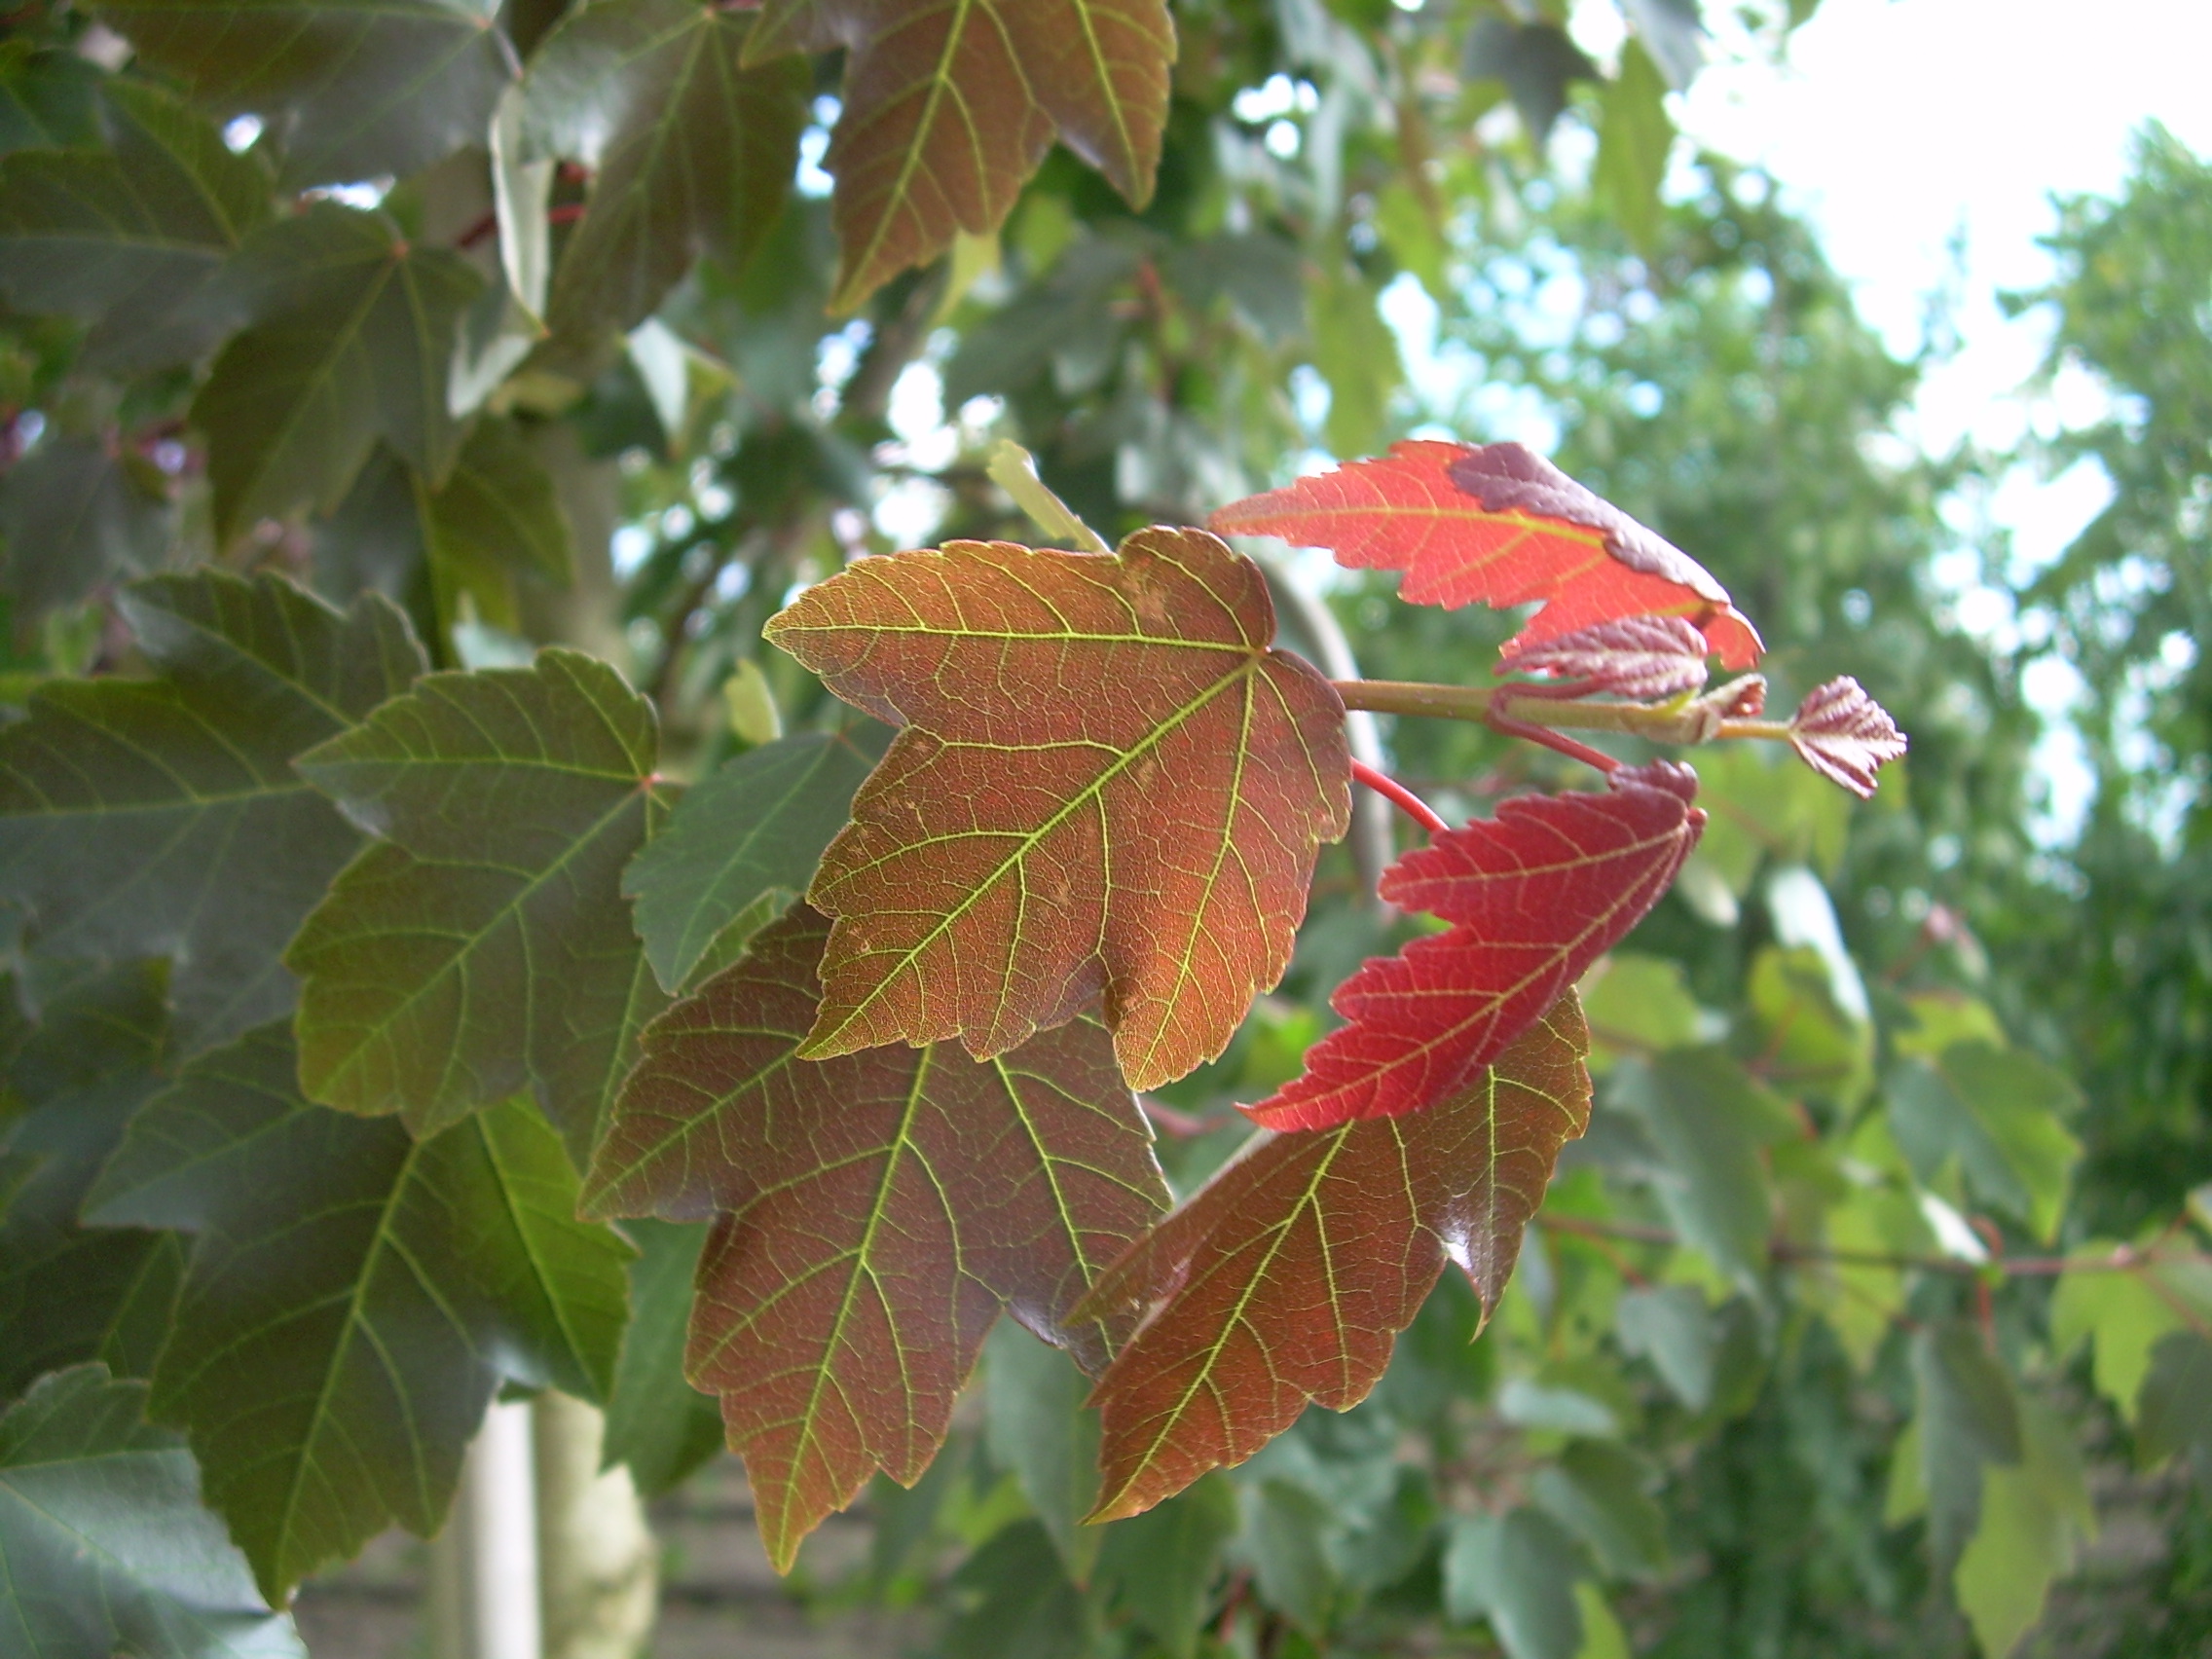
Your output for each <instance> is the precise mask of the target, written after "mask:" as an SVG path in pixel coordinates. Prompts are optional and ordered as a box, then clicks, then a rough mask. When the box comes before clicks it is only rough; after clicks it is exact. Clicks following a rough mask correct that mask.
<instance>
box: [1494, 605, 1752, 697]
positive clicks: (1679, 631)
mask: <svg viewBox="0 0 2212 1659" xmlns="http://www.w3.org/2000/svg"><path fill="white" fill-rule="evenodd" d="M1710 648H1711V647H1709V646H1708V645H1706V643H1705V636H1704V635H1703V634H1701V633H1699V632H1698V631H1697V630H1696V629H1695V628H1694V627H1692V626H1691V625H1690V624H1689V623H1687V622H1685V621H1684V620H1682V618H1681V617H1679V616H1624V617H1622V618H1621V619H1620V620H1619V621H1617V622H1599V623H1594V624H1593V625H1592V626H1590V627H1588V628H1577V629H1576V630H1575V631H1574V632H1573V633H1571V634H1562V635H1560V636H1559V638H1557V639H1555V640H1546V641H1545V642H1544V643H1543V644H1541V645H1525V646H1523V647H1522V648H1521V649H1520V650H1518V651H1515V652H1514V653H1513V657H1512V660H1511V662H1510V663H1509V664H1508V666H1509V667H1510V668H1511V669H1512V670H1513V672H1514V673H1516V674H1541V675H1545V676H1547V677H1548V678H1549V679H1551V680H1552V681H1554V682H1565V681H1571V682H1576V683H1575V684H1574V685H1573V686H1572V687H1571V688H1568V687H1563V688H1562V692H1555V693H1552V694H1553V695H1560V694H1562V693H1563V692H1565V691H1567V690H1568V689H1571V692H1572V694H1573V695H1575V696H1580V697H1586V696H1590V695H1592V694H1594V693H1597V692H1601V691H1610V692H1611V693H1613V694H1614V695H1615V696H1617V697H1638V698H1653V699H1656V698H1661V697H1677V696H1679V695H1681V693H1683V692H1684V691H1695V690H1696V689H1697V688H1698V687H1699V686H1700V685H1703V684H1704V683H1705V678H1706V671H1705V656H1706V652H1707V650H1708V649H1710Z"/></svg>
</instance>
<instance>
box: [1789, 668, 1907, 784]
mask: <svg viewBox="0 0 2212 1659" xmlns="http://www.w3.org/2000/svg"><path fill="white" fill-rule="evenodd" d="M1789 745H1790V747H1791V748H1792V749H1794V750H1796V751H1797V754H1798V756H1799V757H1800V758H1801V759H1803V760H1804V762H1805V764H1806V765H1808V766H1810V767H1812V768H1813V770H1814V771H1816V772H1818V773H1820V774H1821V776H1822V777H1824V778H1826V779H1828V780H1830V781H1831V782H1833V783H1838V784H1841V785H1842V786H1843V787H1844V788H1845V789H1847V790H1849V791H1850V792H1851V793H1853V794H1855V795H1857V796H1859V798H1860V799H1862V800H1871V799H1872V798H1873V796H1874V774H1875V773H1876V772H1877V771H1879V770H1880V769H1881V768H1882V766H1883V765H1885V764H1886V763H1888V762H1889V761H1892V760H1897V759H1901V758H1902V757H1903V756H1904V752H1905V749H1906V744H1905V738H1904V733H1902V732H1901V731H1899V730H1898V724H1897V721H1895V720H1893V719H1890V715H1889V711H1888V710H1887V709H1885V708H1883V707H1882V705H1881V704H1879V703H1877V702H1875V701H1874V699H1873V698H1872V697H1870V696H1868V695H1867V694H1866V688H1865V687H1864V686H1862V685H1861V684H1860V683H1859V682H1858V681H1856V680H1853V679H1851V678H1850V677H1849V676H1848V675H1846V676H1845V677H1843V678H1841V679H1838V680H1831V681H1829V682H1827V683H1826V684H1825V685H1816V686H1815V687H1814V688H1813V689H1812V690H1810V691H1808V692H1806V693H1805V700H1804V701H1803V702H1802V703H1800V704H1798V706H1797V712H1796V714H1794V715H1792V716H1791V717H1790V719H1789Z"/></svg>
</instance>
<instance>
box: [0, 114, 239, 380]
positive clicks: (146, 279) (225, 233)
mask: <svg viewBox="0 0 2212 1659" xmlns="http://www.w3.org/2000/svg"><path fill="white" fill-rule="evenodd" d="M106 101H107V105H108V109H109V112H110V122H109V125H110V127H111V128H112V129H113V130H112V136H111V140H110V144H109V146H108V147H107V148H105V149H99V150H94V149H75V150H32V151H27V152H24V153H21V154H18V155H15V156H11V157H9V158H8V159H7V161H6V162H4V163H0V293H4V294H5V295H6V296H7V298H8V300H9V302H10V303H11V304H12V305H14V306H16V307H17V308H18V310H22V311H27V312H48V313H53V312H58V313H65V314H67V315H70V316H74V317H81V318H83V319H85V320H86V321H89V322H92V323H93V324H95V326H94V327H93V329H92V334H91V335H90V337H89V338H88V339H87V340H86V342H85V348H84V356H83V361H84V362H85V364H86V366H87V367H90V368H95V369H106V370H109V371H112V372H117V373H135V372H138V371H142V370H146V369H156V368H162V367H166V365H168V364H171V363H180V362H189V361H191V360H193V359H194V358H197V357H198V356H200V355H201V354H202V353H203V351H205V350H207V349H208V348H209V347H211V346H213V345H214V343H215V342H216V341H217V340H219V339H220V338H221V337H222V336H223V335H224V334H225V333H227V332H228V331H229V330H230V329H231V328H232V327H235V326H236V325H237V324H238V323H239V322H240V320H242V318H241V317H240V314H239V310H238V300H237V296H235V295H227V294H226V293H224V292H223V290H222V287H221V285H220V284H219V283H217V281H216V280H215V278H216V276H217V274H218V273H219V272H220V271H221V270H222V267H223V264H224V262H225V261H226V260H227V259H228V258H229V257H230V256H231V254H232V253H233V252H235V251H236V250H237V248H238V246H239V243H240V240H241V239H242V238H243V237H244V236H245V235H246V233H247V232H249V231H251V230H252V229H253V228H254V227H255V226H256V225H259V224H260V223H262V221H264V220H266V219H267V218H268V217H269V202H270V178H269V174H268V172H267V170H266V169H265V168H264V167H263V166H262V165H261V162H260V160H259V158H257V157H255V156H252V155H245V156H235V155H233V154H232V153H231V152H230V150H229V148H228V147H227V146H226V145H225V144H224V143H223V136H222V134H221V133H220V132H219V131H217V130H216V129H215V127H214V124H213V123H211V122H210V121H208V120H207V118H206V117H205V116H203V115H202V114H200V113H199V112H198V111H197V110H195V109H193V108H192V107H191V106H190V105H189V104H186V103H184V102H183V101H181V100H180V99H178V98H175V97H173V96H171V95H170V94H169V93H167V92H163V91H161V90H160V89H159V88H157V87H151V86H146V85H143V84H140V83H135V82H121V81H119V82H116V83H114V84H112V85H111V86H109V87H108V88H107V90H106Z"/></svg>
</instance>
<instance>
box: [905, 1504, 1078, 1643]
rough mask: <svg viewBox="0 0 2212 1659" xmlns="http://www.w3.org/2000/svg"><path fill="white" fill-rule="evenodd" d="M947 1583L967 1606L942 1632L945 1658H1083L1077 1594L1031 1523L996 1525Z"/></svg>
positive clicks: (1046, 1538)
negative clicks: (987, 1539)
mask: <svg viewBox="0 0 2212 1659" xmlns="http://www.w3.org/2000/svg"><path fill="white" fill-rule="evenodd" d="M951 1588H952V1593H953V1595H954V1596H955V1597H956V1598H958V1599H959V1600H960V1601H961V1602H964V1603H965V1604H966V1605H965V1606H964V1607H963V1608H962V1610H961V1611H960V1612H959V1613H958V1614H957V1615H956V1616H955V1617H954V1618H953V1620H952V1623H951V1625H950V1627H949V1628H948V1629H947V1630H946V1631H945V1633H944V1642H943V1645H942V1647H941V1648H940V1652H941V1653H942V1654H943V1655H944V1659H1083V1656H1084V1655H1085V1654H1086V1653H1088V1652H1089V1650H1090V1642H1089V1630H1088V1618H1087V1616H1086V1609H1085V1606H1084V1600H1083V1596H1082V1593H1081V1592H1080V1591H1078V1590H1077V1589H1076V1587H1075V1586H1074V1585H1073V1584H1071V1583H1070V1582H1069V1581H1068V1576H1067V1574H1066V1573H1065V1572H1064V1571H1062V1570H1061V1568H1060V1561H1059V1556H1058V1553H1057V1552H1056V1551H1055V1550H1054V1549H1053V1547H1052V1540H1051V1538H1050V1537H1049V1536H1047V1535H1046V1531H1045V1529H1044V1527H1043V1526H1041V1525H1040V1524H1039V1523H1037V1522H1035V1521H1017V1522H1015V1523H1014V1525H1013V1526H1011V1527H1005V1528H1002V1529H1000V1530H999V1531H998V1532H996V1533H995V1534H993V1536H992V1537H991V1539H990V1541H989V1542H988V1543H986V1544H984V1545H983V1547H982V1548H981V1549H979V1550H977V1552H976V1553H975V1554H974V1555H972V1556H970V1557H969V1558H968V1560H967V1561H966V1562H964V1563H962V1564H961V1567H960V1570H959V1571H957V1572H955V1573H954V1574H953V1575H952V1586H951Z"/></svg>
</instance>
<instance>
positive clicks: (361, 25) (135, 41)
mask: <svg viewBox="0 0 2212 1659" xmlns="http://www.w3.org/2000/svg"><path fill="white" fill-rule="evenodd" d="M99 12H100V15H101V16H102V17H103V18H107V20H108V21H110V22H111V23H113V24H114V25H115V27H116V28H118V29H120V30H121V31H122V32H123V33H125V34H127V35H129V37H130V43H131V44H132V45H133V46H135V47H136V48H137V49H138V52H139V55H140V56H141V57H142V58H143V59H144V60H145V61H146V62H147V63H149V64H150V65H152V66H154V67H156V68H159V69H162V70H166V72H167V73H169V74H172V75H174V76H176V77H177V78H178V79H180V80H181V81H183V82H184V83H185V85H186V86H187V87H189V88H190V89H191V90H192V92H193V94H194V95H195V96H196V97H198V98H199V99H201V101H203V102H204V103H206V104H208V105H210V106H211V107H213V108H215V109H218V110H220V111H222V112H223V113H225V114H236V113H238V112H240V111H251V112H252V113H254V114H256V115H259V116H261V117H262V118H263V119H264V120H266V121H268V122H270V123H271V124H272V125H273V126H274V127H275V128H276V133H277V135H278V139H279V142H280V143H281V145H282V154H283V158H284V165H283V183H284V184H285V185H286V187H287V188H290V189H295V190H296V189H298V188H300V187H301V186H303V185H310V184H343V183H349V182H351V181H352V180H355V179H368V178H375V177H377V176H378V175H379V174H384V175H387V176H393V177H400V178H404V177H406V176H407V175H408V174H409V173H412V172H415V171H417V170H419V169H420V168H423V167H425V166H429V165H430V164H431V163H432V162H436V161H441V160H443V159H444V158H445V157H447V156H449V155H451V154H452V153H453V152H454V151H456V150H458V149H460V148H461V146H462V145H464V144H481V143H482V142H483V141H484V132H485V129H486V128H487V127H488V126H489V125H490V123H491V120H492V106H493V104H494V103H496V102H497V101H498V96H499V92H500V91H501V90H502V89H503V88H504V87H505V86H506V85H507V83H508V82H509V81H511V80H512V79H513V78H514V72H515V66H514V51H513V49H512V48H511V47H509V46H508V45H507V42H506V39H505V37H504V36H502V35H501V34H500V33H499V31H498V28H497V27H495V26H494V22H493V18H494V17H495V15H496V14H497V12H498V7H497V5H495V4H493V3H491V0H103V3H102V4H101V5H100V7H99Z"/></svg>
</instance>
